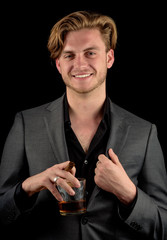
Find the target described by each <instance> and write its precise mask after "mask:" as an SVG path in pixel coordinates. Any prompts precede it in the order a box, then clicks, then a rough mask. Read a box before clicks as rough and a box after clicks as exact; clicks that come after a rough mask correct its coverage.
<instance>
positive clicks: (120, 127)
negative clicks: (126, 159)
mask: <svg viewBox="0 0 167 240" xmlns="http://www.w3.org/2000/svg"><path fill="white" fill-rule="evenodd" d="M110 111H111V130H110V135H109V136H110V137H109V140H108V143H107V148H106V156H107V157H108V158H109V155H108V150H109V148H112V149H113V151H114V152H115V154H116V155H117V156H118V158H119V155H120V153H121V151H122V149H123V146H124V145H125V142H126V139H127V136H128V132H129V129H130V125H128V123H127V121H126V118H125V115H122V114H121V111H120V109H119V107H118V106H116V105H115V104H114V103H111V104H110ZM100 190H101V189H100V188H99V187H98V186H95V188H94V190H93V193H92V195H91V197H90V200H89V204H88V207H91V205H92V204H93V200H94V199H95V197H96V196H97V194H98V193H99V192H100Z"/></svg>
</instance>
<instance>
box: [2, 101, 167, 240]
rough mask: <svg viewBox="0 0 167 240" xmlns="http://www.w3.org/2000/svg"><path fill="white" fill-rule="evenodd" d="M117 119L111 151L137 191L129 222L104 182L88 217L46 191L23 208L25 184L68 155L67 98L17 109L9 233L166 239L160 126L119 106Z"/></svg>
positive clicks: (8, 161)
mask: <svg viewBox="0 0 167 240" xmlns="http://www.w3.org/2000/svg"><path fill="white" fill-rule="evenodd" d="M111 121H112V123H111V126H112V127H111V132H110V137H109V140H108V144H107V148H106V154H107V150H108V149H109V148H113V150H114V151H115V153H116V154H117V155H118V157H119V160H120V161H121V163H122V165H123V167H124V168H125V170H126V172H127V174H128V175H129V177H130V178H131V180H132V181H133V182H134V183H135V185H136V186H137V188H138V197H137V202H136V204H135V206H134V208H133V211H132V212H131V214H130V216H129V217H128V218H127V219H122V217H121V215H120V212H119V206H118V201H117V199H116V197H115V196H114V195H113V194H111V193H108V192H105V191H103V190H102V189H100V188H98V187H97V186H96V187H95V188H94V191H93V193H92V196H91V198H90V200H89V202H88V203H87V213H86V214H84V215H81V216H72V217H63V216H60V215H59V212H58V206H57V200H56V199H54V197H53V196H52V194H51V193H49V191H48V190H43V191H41V192H40V193H39V195H38V197H37V199H36V201H35V202H34V204H33V206H32V207H31V208H30V209H28V210H26V211H25V212H20V210H19V209H18V207H17V206H16V203H15V198H14V194H15V189H16V187H17V185H18V183H19V182H20V181H23V180H24V179H26V178H27V177H28V176H32V175H34V174H37V173H40V172H41V171H44V170H45V169H47V168H49V167H51V166H52V165H54V164H57V163H61V162H63V161H67V160H69V157H68V151H67V146H66V141H65V134H64V121H63V97H61V98H59V99H57V100H55V101H54V102H52V103H49V104H45V105H43V106H40V107H37V108H33V109H30V110H26V111H23V112H20V113H18V114H17V115H16V118H15V122H14V124H13V127H12V129H11V131H10V133H9V135H8V138H7V141H6V144H5V148H4V152H3V156H2V162H1V166H0V218H1V222H2V223H3V224H4V225H3V228H4V229H5V234H6V236H7V233H8V232H10V233H11V234H12V236H13V237H14V236H15V235H16V236H15V237H16V238H17V239H40V240H41V239H47V240H49V239H61V240H66V239H73V240H79V239H83V240H105V239H110V240H111V239H124V240H126V239H133V240H134V239H135V240H136V239H140V240H141V239H157V240H160V239H163V240H165V239H167V175H166V169H165V164H164V159H163V154H162V151H161V147H160V144H159V141H158V139H157V132H156V127H155V125H152V124H151V123H149V122H147V121H145V120H142V119H141V118H139V117H137V116H135V115H133V114H131V113H129V112H127V111H126V110H123V109H122V108H120V107H118V106H117V105H115V104H114V103H111ZM14 234H15V235H14ZM5 239H7V237H6V238H5Z"/></svg>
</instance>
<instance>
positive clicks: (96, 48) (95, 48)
mask: <svg viewBox="0 0 167 240" xmlns="http://www.w3.org/2000/svg"><path fill="white" fill-rule="evenodd" d="M91 50H99V47H96V46H92V47H89V48H85V49H84V50H83V52H87V51H91ZM74 52H75V51H73V50H65V51H63V52H62V54H67V53H74Z"/></svg>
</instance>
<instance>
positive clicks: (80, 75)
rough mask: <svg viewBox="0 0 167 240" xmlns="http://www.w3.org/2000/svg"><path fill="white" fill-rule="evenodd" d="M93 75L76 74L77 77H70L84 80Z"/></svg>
mask: <svg viewBox="0 0 167 240" xmlns="http://www.w3.org/2000/svg"><path fill="white" fill-rule="evenodd" d="M92 75H93V73H88V74H78V75H72V76H73V77H75V78H86V77H90V76H92Z"/></svg>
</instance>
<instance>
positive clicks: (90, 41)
mask: <svg viewBox="0 0 167 240" xmlns="http://www.w3.org/2000/svg"><path fill="white" fill-rule="evenodd" d="M113 62H114V52H113V50H112V49H111V50H110V51H109V52H106V47H105V43H104V41H103V39H102V36H101V33H100V32H99V30H97V29H82V30H79V31H71V32H69V33H68V34H67V36H66V38H65V42H64V47H63V50H62V53H61V55H60V57H59V58H58V59H56V66H57V69H58V71H59V72H60V74H61V75H62V78H63V80H64V83H65V84H66V87H67V88H69V89H72V90H74V91H75V92H77V93H89V92H91V91H93V90H95V89H97V88H98V87H99V86H101V85H102V84H105V80H106V75H107V68H110V67H111V66H112V65H113Z"/></svg>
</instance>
